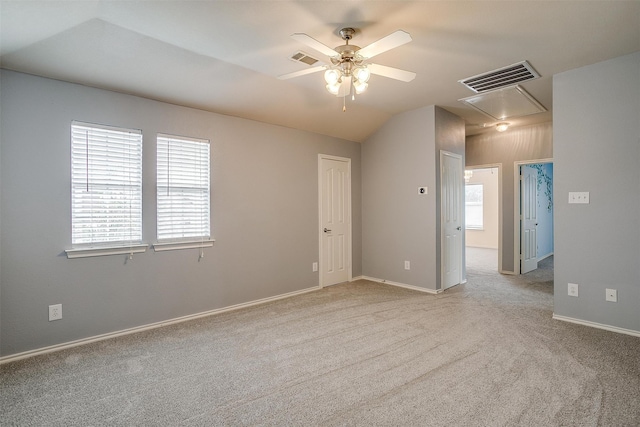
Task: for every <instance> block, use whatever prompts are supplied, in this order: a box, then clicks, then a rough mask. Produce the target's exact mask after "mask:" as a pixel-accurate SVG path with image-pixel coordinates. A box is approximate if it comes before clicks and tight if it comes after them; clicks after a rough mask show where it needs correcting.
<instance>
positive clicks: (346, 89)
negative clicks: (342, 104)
mask: <svg viewBox="0 0 640 427" xmlns="http://www.w3.org/2000/svg"><path fill="white" fill-rule="evenodd" d="M350 93H351V76H345V77H342V84H341V85H340V90H338V93H337V94H336V96H337V97H338V98H342V97H344V96H349V94H350Z"/></svg>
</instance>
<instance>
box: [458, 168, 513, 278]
mask: <svg viewBox="0 0 640 427" xmlns="http://www.w3.org/2000/svg"><path fill="white" fill-rule="evenodd" d="M492 168H497V169H498V271H499V272H500V273H503V274H513V273H512V272H507V271H504V270H502V219H503V216H502V215H503V212H502V163H489V164H486V165H473V166H468V167H467V166H465V168H464V169H465V170H473V169H492ZM465 260H466V252H465Z"/></svg>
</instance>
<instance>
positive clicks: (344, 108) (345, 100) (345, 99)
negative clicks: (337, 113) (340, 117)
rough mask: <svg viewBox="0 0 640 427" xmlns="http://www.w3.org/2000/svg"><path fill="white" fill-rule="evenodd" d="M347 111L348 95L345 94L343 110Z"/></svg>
mask: <svg viewBox="0 0 640 427" xmlns="http://www.w3.org/2000/svg"><path fill="white" fill-rule="evenodd" d="M345 111H347V97H346V96H343V97H342V112H343V113H344V112H345Z"/></svg>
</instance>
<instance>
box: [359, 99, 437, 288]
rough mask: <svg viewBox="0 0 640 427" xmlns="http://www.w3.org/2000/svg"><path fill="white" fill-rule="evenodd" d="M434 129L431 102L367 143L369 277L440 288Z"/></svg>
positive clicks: (365, 249) (365, 261)
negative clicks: (407, 266)
mask: <svg viewBox="0 0 640 427" xmlns="http://www.w3.org/2000/svg"><path fill="white" fill-rule="evenodd" d="M434 132H435V107H433V106H430V107H424V108H420V109H417V110H412V111H408V112H406V113H402V114H398V115H396V116H394V117H392V118H391V119H390V120H388V121H387V122H386V123H385V124H384V125H383V126H382V127H381V128H380V129H379V130H378V131H377V132H376V133H375V134H374V135H372V136H371V137H369V138H368V139H367V141H365V142H364V143H363V144H362V213H363V218H362V236H363V241H362V271H363V274H364V275H365V276H369V277H374V278H377V279H384V280H390V281H393V282H398V283H403V284H407V285H412V286H417V287H421V288H428V289H432V290H435V289H436V282H435V271H436V265H435V263H436V251H435V239H436V223H435V212H436V191H435V190H436V187H435V185H436V173H435V164H436V157H435V149H434V147H435V142H434ZM420 186H426V187H428V194H427V195H426V196H420V195H419V194H418V187H420ZM405 260H406V261H410V262H411V270H405V269H404V261H405Z"/></svg>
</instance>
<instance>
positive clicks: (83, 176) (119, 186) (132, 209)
mask: <svg viewBox="0 0 640 427" xmlns="http://www.w3.org/2000/svg"><path fill="white" fill-rule="evenodd" d="M71 193H72V194H71V242H72V244H73V245H83V246H84V245H94V244H98V245H102V244H114V245H118V244H122V245H126V244H128V243H139V242H141V241H142V132H141V131H140V130H133V129H120V128H114V127H109V126H102V125H94V124H88V123H81V122H76V121H74V122H73V123H72V124H71Z"/></svg>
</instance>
